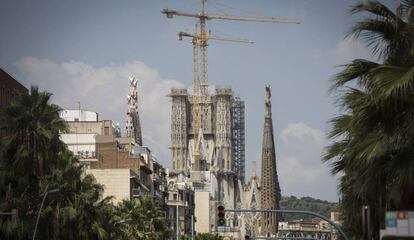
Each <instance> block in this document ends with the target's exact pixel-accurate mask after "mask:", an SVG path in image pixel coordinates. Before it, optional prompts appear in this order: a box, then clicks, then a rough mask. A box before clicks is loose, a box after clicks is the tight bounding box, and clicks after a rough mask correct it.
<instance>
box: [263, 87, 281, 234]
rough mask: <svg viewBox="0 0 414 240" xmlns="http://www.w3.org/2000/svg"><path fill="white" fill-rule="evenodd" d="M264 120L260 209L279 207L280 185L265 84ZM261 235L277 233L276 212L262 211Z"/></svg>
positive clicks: (268, 98) (267, 88) (268, 96)
mask: <svg viewBox="0 0 414 240" xmlns="http://www.w3.org/2000/svg"><path fill="white" fill-rule="evenodd" d="M265 89H266V98H265V122H264V131H263V146H262V178H261V194H260V205H261V208H262V209H279V201H280V197H281V195H280V186H279V180H278V177H277V171H276V153H275V142H274V137H273V123H272V104H271V101H270V98H271V93H270V86H269V85H266V88H265ZM261 219H262V221H261V225H262V228H261V235H262V236H274V235H276V233H277V227H278V219H277V215H276V213H262V215H261Z"/></svg>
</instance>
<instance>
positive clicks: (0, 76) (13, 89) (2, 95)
mask: <svg viewBox="0 0 414 240" xmlns="http://www.w3.org/2000/svg"><path fill="white" fill-rule="evenodd" d="M28 92H29V91H28V90H27V88H26V87H25V86H23V85H22V84H21V83H19V82H18V81H17V80H16V79H14V78H13V77H12V76H11V75H10V74H8V73H7V72H6V71H4V70H3V69H1V68H0V138H2V137H4V136H6V135H7V133H8V132H7V129H3V124H4V122H5V120H4V114H3V111H4V108H6V107H7V106H9V105H10V103H11V101H13V99H15V98H16V97H17V95H18V94H22V93H28Z"/></svg>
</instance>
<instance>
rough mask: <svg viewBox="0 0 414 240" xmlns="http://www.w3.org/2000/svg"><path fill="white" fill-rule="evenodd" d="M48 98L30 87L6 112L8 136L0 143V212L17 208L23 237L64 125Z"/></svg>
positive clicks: (30, 228) (31, 223)
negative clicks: (42, 178)
mask: <svg viewBox="0 0 414 240" xmlns="http://www.w3.org/2000/svg"><path fill="white" fill-rule="evenodd" d="M50 97H51V94H50V93H47V92H39V91H38V88H37V87H31V91H30V94H20V95H18V96H17V98H16V100H15V101H13V102H12V103H11V105H10V106H9V107H8V108H6V109H5V121H6V126H5V128H7V130H8V132H10V134H9V136H7V137H5V138H4V139H2V144H1V148H0V150H1V154H2V158H1V159H2V160H1V161H2V162H1V166H2V167H3V168H4V169H7V171H3V172H2V173H1V177H0V178H1V181H2V187H1V189H0V195H2V196H5V201H4V202H2V203H3V204H1V208H0V209H1V210H10V208H11V206H19V209H20V210H21V211H20V212H21V213H25V214H26V216H21V218H20V219H21V220H22V221H23V226H25V227H23V228H22V230H23V233H21V234H23V235H27V236H30V235H31V233H32V231H33V226H34V221H35V218H36V216H37V211H38V208H39V204H40V200H41V199H40V191H41V189H40V178H41V177H42V176H44V175H45V173H49V172H50V166H53V164H52V163H53V161H54V159H55V153H54V152H51V151H48V150H49V149H50V148H54V147H56V146H57V145H59V144H60V141H59V132H60V131H64V130H65V127H66V125H65V123H64V121H63V120H62V119H60V118H59V111H60V110H61V109H60V107H58V106H57V105H54V104H49V100H50Z"/></svg>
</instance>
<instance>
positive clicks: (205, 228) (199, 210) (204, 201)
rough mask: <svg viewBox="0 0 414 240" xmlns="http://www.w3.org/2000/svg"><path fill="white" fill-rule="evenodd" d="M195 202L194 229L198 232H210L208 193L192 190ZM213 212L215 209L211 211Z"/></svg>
mask: <svg viewBox="0 0 414 240" xmlns="http://www.w3.org/2000/svg"><path fill="white" fill-rule="evenodd" d="M194 198H195V199H194V202H195V213H194V215H195V217H196V219H197V222H196V223H195V230H196V232H199V233H208V232H210V211H209V210H210V193H209V192H197V191H196V192H194ZM213 212H215V211H213Z"/></svg>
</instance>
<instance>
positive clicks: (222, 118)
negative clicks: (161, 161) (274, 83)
mask: <svg viewBox="0 0 414 240" xmlns="http://www.w3.org/2000/svg"><path fill="white" fill-rule="evenodd" d="M169 96H170V97H171V98H172V114H171V155H172V170H171V172H170V176H171V177H175V179H176V181H177V182H189V183H191V186H192V187H193V189H194V192H195V198H196V203H195V205H196V209H195V216H196V218H197V223H196V230H197V232H210V231H212V229H213V230H214V229H215V228H216V222H215V211H214V210H213V211H208V213H206V211H205V207H206V206H207V205H206V203H208V206H212V205H213V204H215V203H216V202H223V203H224V204H225V206H226V207H227V208H234V207H235V206H236V198H237V195H238V194H240V191H241V189H239V181H240V180H241V179H244V102H243V101H241V100H240V99H239V98H235V96H234V94H233V91H232V90H231V88H230V87H216V88H215V89H209V90H207V88H204V91H198V92H197V90H196V89H193V90H192V91H190V90H187V89H171V93H170V95H169ZM205 205H206V206H205ZM199 206H200V207H199ZM202 206H203V207H202ZM213 209H214V208H213ZM202 223H203V224H202ZM229 225H230V226H233V225H234V221H230V222H229Z"/></svg>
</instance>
